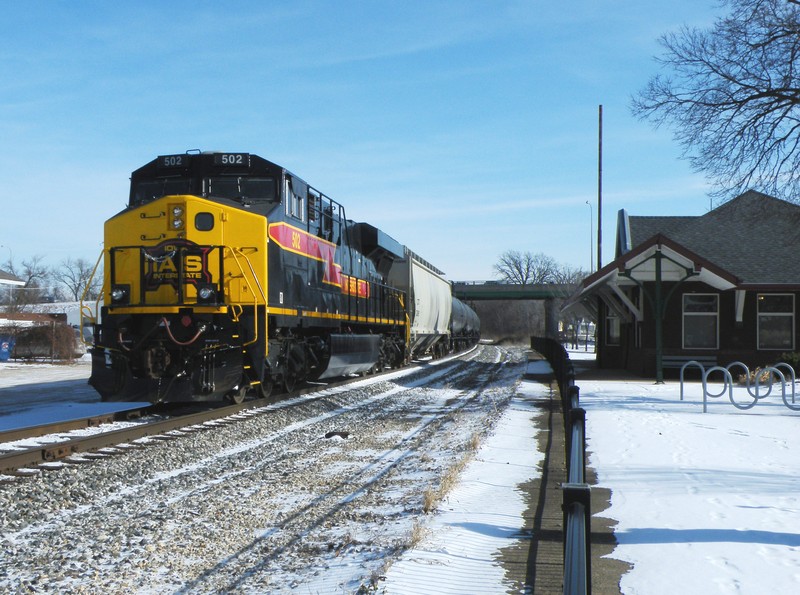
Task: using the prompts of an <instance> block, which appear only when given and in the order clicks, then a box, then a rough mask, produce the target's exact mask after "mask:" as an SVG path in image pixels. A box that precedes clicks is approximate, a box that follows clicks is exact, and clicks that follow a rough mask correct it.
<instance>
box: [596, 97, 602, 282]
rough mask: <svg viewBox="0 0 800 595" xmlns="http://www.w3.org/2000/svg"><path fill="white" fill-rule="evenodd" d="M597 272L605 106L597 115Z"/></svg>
mask: <svg viewBox="0 0 800 595" xmlns="http://www.w3.org/2000/svg"><path fill="white" fill-rule="evenodd" d="M597 119H598V126H597V131H598V132H597V270H598V271H599V270H600V269H601V268H603V106H602V105H600V106H599V109H598V114H597Z"/></svg>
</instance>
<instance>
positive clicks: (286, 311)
mask: <svg viewBox="0 0 800 595" xmlns="http://www.w3.org/2000/svg"><path fill="white" fill-rule="evenodd" d="M267 314H278V315H283V316H301V317H302V316H305V317H306V318H327V319H329V320H342V321H345V322H368V323H372V324H399V325H403V326H405V324H406V321H405V320H403V319H392V318H374V317H371V316H350V315H349V314H334V313H332V312H314V311H313V310H300V311H299V313H298V310H297V309H296V308H275V307H272V306H270V307H269V308H267Z"/></svg>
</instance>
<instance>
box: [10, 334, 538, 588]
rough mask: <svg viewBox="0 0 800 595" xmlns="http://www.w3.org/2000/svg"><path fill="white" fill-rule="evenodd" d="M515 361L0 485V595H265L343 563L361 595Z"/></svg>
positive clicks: (439, 368) (404, 381)
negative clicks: (357, 573)
mask: <svg viewBox="0 0 800 595" xmlns="http://www.w3.org/2000/svg"><path fill="white" fill-rule="evenodd" d="M521 362H522V357H521V354H520V352H514V351H511V350H507V349H502V348H497V347H492V346H481V347H479V348H478V349H476V350H475V351H473V352H471V353H470V354H468V355H466V356H462V358H458V359H451V360H441V361H439V362H434V363H432V364H430V365H427V366H424V367H422V368H421V369H418V370H415V371H413V372H411V373H397V374H389V375H387V376H386V377H380V378H376V379H370V380H367V381H363V382H359V383H356V384H353V385H349V386H347V387H340V388H334V389H327V390H323V391H320V392H318V393H315V395H314V398H313V399H311V398H310V399H307V400H303V399H302V398H301V399H295V400H292V401H288V402H285V403H279V404H276V405H274V406H270V407H269V408H268V409H269V414H267V415H254V416H248V417H243V418H242V419H241V420H239V421H238V422H237V423H234V424H229V425H225V426H222V427H219V428H216V429H214V430H213V431H210V432H202V433H197V434H192V435H188V436H185V437H183V438H181V439H179V440H176V441H172V442H169V443H162V442H159V441H153V444H152V445H150V446H149V447H148V448H145V449H139V450H136V451H132V452H128V453H126V454H125V455H123V456H119V457H114V458H112V459H109V460H103V461H99V462H96V463H94V464H92V465H89V466H86V467H69V468H65V469H63V470H60V471H56V472H51V473H49V474H47V475H46V476H43V477H41V478H36V479H32V480H30V479H29V480H26V481H25V482H24V484H23V483H14V484H10V485H6V486H4V490H3V491H2V493H0V528H2V535H3V540H4V541H5V544H4V545H6V546H7V547H6V553H7V555H6V560H5V562H6V563H5V564H4V565H3V568H0V590H4V589H11V590H16V589H18V588H21V587H22V586H23V585H29V586H30V585H36V584H41V581H43V580H47V584H48V585H50V588H53V589H57V590H62V591H64V592H82V589H83V590H85V591H86V592H90V591H91V589H95V590H96V589H104V590H105V591H106V592H110V593H116V592H125V591H126V590H129V591H130V592H136V591H137V590H145V591H148V589H149V591H148V592H187V593H188V592H219V591H225V592H257V591H259V590H263V589H265V588H269V589H271V590H273V591H275V590H276V589H278V587H279V586H281V588H287V589H288V588H289V587H290V586H291V585H292V584H295V585H297V584H301V583H302V577H303V576H305V575H307V573H308V569H309V568H316V569H319V572H326V570H328V571H330V569H332V568H335V567H337V566H338V565H340V564H343V563H345V561H346V560H348V559H353V558H354V557H355V558H357V560H358V564H360V565H362V566H363V572H362V574H363V576H364V579H363V580H364V581H365V582H367V583H368V582H370V580H371V579H370V577H371V576H375V575H377V574H379V573H380V570H381V568H382V566H383V564H384V563H385V560H386V559H390V558H391V556H392V555H393V554H396V553H397V552H398V551H399V550H400V549H402V548H403V547H405V546H406V545H407V543H408V540H409V536H410V535H411V534H412V532H413V529H414V525H415V522H416V520H418V519H419V516H420V515H421V513H422V510H423V494H424V492H425V491H426V490H428V489H431V488H437V489H438V487H439V486H440V484H441V481H442V477H443V476H444V475H445V474H446V473H447V471H448V469H450V468H452V467H453V465H454V464H456V463H457V462H458V461H459V460H460V459H462V458H463V457H464V456H466V454H468V452H469V450H470V444H471V442H474V440H475V436H476V435H479V434H481V433H483V432H486V431H488V430H489V429H490V428H491V425H492V423H493V422H494V420H495V419H496V418H497V416H498V414H499V412H501V411H502V409H503V408H504V407H505V406H506V404H507V402H508V400H509V399H510V397H511V395H512V394H513V391H514V387H515V385H516V382H517V381H518V379H519V377H520V376H521V375H522V371H523V368H522V364H521ZM25 498H27V499H29V500H30V502H31V504H30V505H29V506H24V505H22V502H24V500H25ZM76 552H80V555H79V557H78V558H77V560H76ZM331 574H332V575H335V573H334V572H331Z"/></svg>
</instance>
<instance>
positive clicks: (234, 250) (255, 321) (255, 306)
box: [226, 246, 267, 347]
mask: <svg viewBox="0 0 800 595" xmlns="http://www.w3.org/2000/svg"><path fill="white" fill-rule="evenodd" d="M226 248H227V249H228V250H230V251H231V256H232V257H233V261H234V262H235V263H236V266H237V267H239V272H241V274H242V279H244V282H245V283H246V284H247V287H248V288H249V289H250V293H251V294H252V296H253V339H252V341H247V342H246V343H242V347H247V346H248V345H252V344H253V343H256V342H257V341H258V296H257V295H256V293H255V291H253V288H252V286H251V284H250V280H249V279H248V278H247V274H246V273H245V271H244V269H243V268H242V265H241V263H240V262H239V258H238V256H241V257H242V258H244V261H245V262H246V263H247V267H248V268H249V269H250V274H251V275H252V276H253V279H254V280H255V283H256V287H258V293H259V295H261V298H262V299H263V300H264V308H266V307H267V296H266V295H264V289H263V288H262V287H261V283H260V282H259V280H258V275H257V274H256V271H255V269H253V263H252V262H250V259H249V258H248V256H247V254H245V253H244V252H242V250H241V249H240V248H236V247H233V246H226ZM237 253H238V254H237ZM231 312H232V315H233V316H234V320H238V318H239V316H240V315H241V311H240V312H239V313H238V314H236V313H235V312H234V311H233V310H231Z"/></svg>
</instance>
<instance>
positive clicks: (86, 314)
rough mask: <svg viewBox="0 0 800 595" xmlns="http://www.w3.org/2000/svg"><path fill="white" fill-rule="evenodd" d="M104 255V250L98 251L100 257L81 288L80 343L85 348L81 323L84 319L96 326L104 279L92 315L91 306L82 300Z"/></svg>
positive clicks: (86, 342) (86, 343) (87, 343)
mask: <svg viewBox="0 0 800 595" xmlns="http://www.w3.org/2000/svg"><path fill="white" fill-rule="evenodd" d="M104 255H105V250H100V256H98V257H97V262H95V264H94V268H93V269H92V274H91V275H89V280H88V281H87V282H86V286H85V287H84V288H83V293H82V294H81V300H80V304H81V309H80V314H81V323H80V329H81V341H83V344H84V345H86V346H87V347H88V346H89V342H88V341H86V338H85V337H84V334H83V327H84V324H83V321H84V319H88V320H91V321H92V322H91V324H92V327H94V326H95V325H96V324H97V310H98V308H99V307H100V301H101V300H102V299H103V294H104V293H105V284H106V282H107V281H106V279H105V278H104V279H103V287H101V288H100V293H99V294H98V297H97V300H96V301H95V303H94V313H92V310H91V306H88V305H84V303H83V300H84V299H85V298H86V294H88V293H89V288H91V286H92V281H94V276H95V274H97V267H99V266H100V261H102V260H103V256H104ZM92 336H94V328H92ZM93 342H94V341H93Z"/></svg>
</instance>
